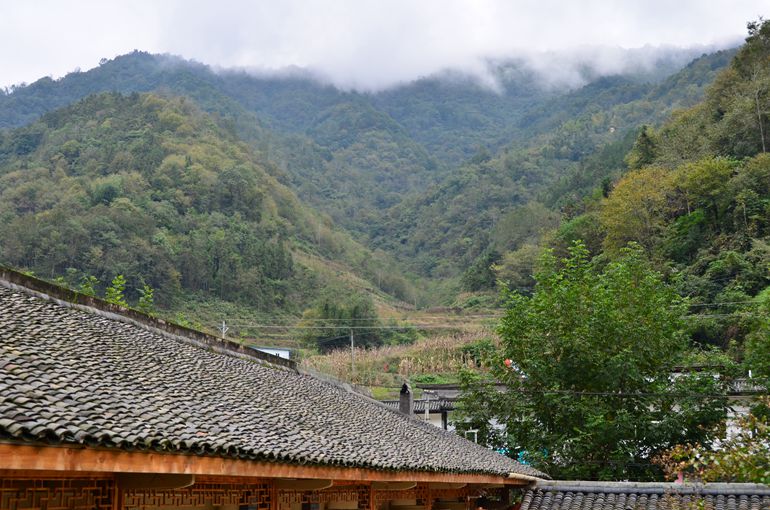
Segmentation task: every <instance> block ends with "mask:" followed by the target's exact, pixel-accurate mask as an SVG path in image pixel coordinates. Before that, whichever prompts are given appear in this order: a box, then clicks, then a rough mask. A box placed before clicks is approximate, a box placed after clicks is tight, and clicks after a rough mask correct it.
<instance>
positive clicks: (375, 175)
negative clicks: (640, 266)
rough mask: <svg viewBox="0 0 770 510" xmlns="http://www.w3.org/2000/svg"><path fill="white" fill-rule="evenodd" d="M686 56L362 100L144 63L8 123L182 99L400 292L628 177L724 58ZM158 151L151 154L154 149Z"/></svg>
mask: <svg viewBox="0 0 770 510" xmlns="http://www.w3.org/2000/svg"><path fill="white" fill-rule="evenodd" d="M681 58H682V55H680V56H679V57H676V58H674V57H672V58H671V59H669V60H667V61H664V62H663V63H661V64H660V66H659V67H658V68H657V70H656V71H655V72H648V73H641V74H640V73H636V74H634V73H626V74H623V75H616V76H603V75H601V73H598V72H596V71H595V70H592V68H590V66H587V65H586V66H584V67H583V68H581V69H582V70H581V73H580V80H581V81H580V82H578V83H576V84H573V85H570V86H566V85H565V86H560V87H555V86H554V85H553V84H550V85H549V84H548V83H547V82H546V81H545V79H544V77H543V75H542V72H541V71H538V70H536V69H533V68H532V66H531V65H530V64H527V63H526V62H523V61H508V62H492V63H490V69H491V73H492V76H493V78H494V81H495V82H496V86H493V87H490V86H489V85H488V84H486V85H485V84H482V83H480V82H479V81H478V80H475V79H473V78H471V77H469V76H466V75H462V74H458V73H445V74H442V75H438V76H432V77H427V78H424V79H421V80H418V81H416V82H413V83H409V84H404V85H403V86H400V87H396V88H393V89H390V90H385V91H382V92H378V93H359V92H355V91H343V90H339V89H337V88H334V87H332V86H330V85H328V84H324V83H322V82H320V81H318V80H316V79H314V78H313V77H312V76H311V75H309V74H308V73H305V72H301V71H297V72H294V73H286V74H282V75H255V74H249V73H246V72H243V71H232V70H231V71H227V70H224V71H214V70H213V69H212V68H210V67H208V66H206V65H203V64H200V63H196V62H191V61H186V60H183V59H181V58H178V57H172V56H168V55H150V54H147V53H142V52H134V53H131V54H128V55H124V56H121V57H117V58H115V59H113V60H105V61H103V62H102V63H101V65H100V66H99V67H97V68H95V69H93V70H90V71H87V72H84V73H72V74H70V75H67V76H66V77H64V78H62V79H60V80H51V79H48V78H45V79H42V80H39V81H37V82H35V83H33V84H31V85H28V86H21V87H15V88H13V89H12V90H11V91H9V93H6V94H4V95H1V96H0V126H5V127H8V128H10V127H15V126H21V125H24V124H25V123H28V122H33V121H34V120H35V119H37V118H38V116H39V115H41V114H44V113H45V112H50V111H52V110H53V109H55V108H58V107H62V106H66V105H69V104H72V103H73V102H74V101H77V100H80V99H82V98H84V97H87V96H89V95H90V94H95V93H101V92H105V91H112V92H119V93H122V94H131V93H133V92H148V91H151V92H153V93H154V94H158V95H160V96H162V97H164V98H167V99H165V100H169V101H172V102H173V101H177V100H176V99H172V98H174V97H176V96H182V97H185V98H187V101H189V103H190V104H191V105H195V106H196V107H197V108H200V109H201V110H202V111H204V112H206V113H207V114H208V115H210V116H211V117H210V118H211V119H212V122H214V123H215V124H216V125H217V126H219V129H221V130H222V131H223V133H225V134H226V135H227V136H229V137H231V138H232V139H233V140H235V139H236V138H237V139H240V140H242V141H243V142H245V143H246V144H247V145H248V146H249V149H248V150H249V154H250V156H249V157H250V158H251V159H252V160H253V162H254V163H255V164H258V165H260V167H261V168H263V169H265V171H266V172H268V173H269V175H270V176H271V177H272V178H273V179H274V180H275V181H276V182H277V183H278V184H280V185H281V186H283V188H281V189H285V190H290V191H291V192H293V193H295V194H296V195H297V197H298V198H299V201H300V202H302V204H303V205H304V206H307V207H309V208H312V209H315V210H317V211H320V212H321V214H312V215H311V218H310V219H308V222H309V224H310V225H312V224H315V225H316V231H320V229H326V228H329V229H333V228H334V225H336V226H338V227H339V228H342V229H345V230H347V231H348V232H350V233H351V234H352V235H353V237H355V239H356V240H357V241H359V242H360V243H363V244H364V245H367V246H369V247H370V248H372V249H377V250H379V251H380V252H381V253H380V255H378V256H377V257H375V258H377V259H378V260H379V259H383V260H384V259H387V258H388V256H394V257H396V258H398V259H399V261H400V264H401V268H400V269H394V270H393V271H390V273H393V279H394V281H393V284H392V285H390V286H389V287H388V289H386V290H389V291H394V289H401V290H399V291H398V292H400V293H401V294H402V295H403V294H404V291H403V289H404V284H403V283H399V282H398V280H399V278H400V275H401V274H403V273H404V271H405V269H404V268H406V269H407V270H408V271H414V272H417V273H419V274H421V275H423V276H427V277H431V278H436V279H439V280H444V279H446V278H450V279H451V278H457V277H458V276H459V275H460V274H461V273H462V271H463V270H464V268H466V267H468V266H469V265H470V264H471V263H472V262H473V261H474V260H476V259H477V257H479V256H481V255H482V254H483V253H484V252H486V251H489V250H490V249H497V248H501V247H503V246H507V247H510V246H513V245H515V244H516V243H515V242H513V241H511V240H510V239H507V240H506V239H504V237H505V236H502V238H501V234H500V232H499V231H500V229H501V227H498V225H502V224H501V223H500V222H501V221H502V220H505V219H506V218H507V219H509V220H510V216H511V214H514V215H515V212H516V210H517V207H520V206H522V205H524V204H527V203H529V202H532V201H541V202H544V203H546V204H547V205H549V206H552V207H562V208H563V207H574V205H572V204H575V203H576V202H579V201H580V200H581V199H582V197H583V196H585V195H586V194H587V193H590V192H591V190H592V189H593V188H594V187H595V186H596V185H597V184H598V183H599V182H601V180H602V179H605V178H607V177H608V176H613V175H616V174H617V173H618V172H620V171H621V170H622V166H623V165H624V163H623V158H622V154H624V153H625V152H626V151H627V150H628V149H629V148H630V145H631V143H632V141H633V134H634V132H635V130H636V129H638V126H639V125H641V124H656V123H658V122H660V121H661V120H662V119H663V118H664V116H665V115H666V114H667V112H669V111H670V110H671V109H672V108H676V107H681V106H687V105H689V104H692V102H693V101H695V100H697V99H698V98H699V97H700V95H701V94H702V91H703V88H704V86H705V84H707V83H708V82H709V81H710V79H711V78H712V77H713V75H714V74H715V72H716V71H717V70H718V69H719V68H720V67H721V66H724V65H725V64H726V63H727V61H728V60H729V52H718V53H715V54H711V55H704V56H702V57H700V58H699V59H696V61H694V62H693V63H691V64H690V65H689V66H687V67H685V68H684V69H682V70H680V71H678V72H677V73H675V74H674V75H671V74H670V73H671V71H673V70H674V69H675V68H676V66H675V65H674V62H678V61H679V60H681ZM677 65H678V64H677ZM84 121H85V119H84ZM22 132H23V133H26V135H24V136H22V134H21V133H22ZM13 133H15V134H13V135H7V136H9V137H11V138H13V142H9V143H11V145H12V146H13V148H12V149H9V150H10V151H11V153H15V152H16V151H21V152H22V153H23V152H24V151H25V150H27V149H25V148H24V147H25V144H31V146H32V147H33V148H34V147H36V146H35V140H36V136H38V134H36V131H35V129H33V128H31V127H27V128H22V131H17V132H13ZM25 136H26V138H25ZM41 136H42V135H41ZM150 145H151V144H148V145H147V153H148V154H151V153H153V151H158V150H159V149H157V148H151V147H150ZM602 154H605V155H607V154H612V155H613V157H611V158H609V159H606V158H600V155H602ZM619 154H620V155H621V156H620V157H618V155H619ZM16 156H21V154H16ZM155 163H158V164H160V163H162V160H160V161H156V162H155ZM41 164H44V163H42V162H41ZM310 230H312V228H311V229H310ZM310 230H308V232H309V231H310ZM305 237H306V239H305V242H308V240H310V241H312V239H313V236H311V235H306V236H305ZM315 237H318V236H317V235H316V236H315ZM512 243H513V244H512ZM497 245H500V246H497ZM501 249H502V248H501ZM385 254H388V255H385ZM383 264H384V263H380V262H378V263H377V265H378V267H379V269H377V272H378V274H379V275H381V274H383V271H384V270H383V269H382V267H392V266H388V264H390V263H388V264H385V266H383ZM55 267H56V268H57V270H61V269H62V266H61V264H57V265H56V266H55ZM373 271H374V270H371V269H370V270H367V271H365V275H371V274H373ZM409 279H412V280H413V278H411V277H410V278H409ZM378 280H379V281H381V280H382V278H381V277H378ZM451 292H452V291H451V290H450V291H448V294H451ZM448 294H447V293H444V294H440V293H439V294H435V293H433V295H432V296H431V298H432V299H433V300H437V299H445V298H447V297H448Z"/></svg>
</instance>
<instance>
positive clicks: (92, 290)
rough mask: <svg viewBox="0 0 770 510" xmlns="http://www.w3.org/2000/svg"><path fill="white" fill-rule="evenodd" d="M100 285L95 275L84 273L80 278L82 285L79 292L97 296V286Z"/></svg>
mask: <svg viewBox="0 0 770 510" xmlns="http://www.w3.org/2000/svg"><path fill="white" fill-rule="evenodd" d="M97 285H99V280H98V279H97V278H96V277H95V276H91V275H84V276H83V277H82V278H81V279H80V285H79V286H78V292H80V293H81V294H85V295H86V296H91V297H94V296H96V286H97Z"/></svg>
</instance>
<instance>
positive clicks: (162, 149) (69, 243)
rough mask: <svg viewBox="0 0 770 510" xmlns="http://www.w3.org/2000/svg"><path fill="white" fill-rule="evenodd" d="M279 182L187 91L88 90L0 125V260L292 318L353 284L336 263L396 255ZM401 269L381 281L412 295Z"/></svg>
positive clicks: (360, 266) (362, 266)
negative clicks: (359, 237) (173, 94)
mask: <svg viewBox="0 0 770 510" xmlns="http://www.w3.org/2000/svg"><path fill="white" fill-rule="evenodd" d="M280 177H281V173H280V171H278V170H277V169H276V168H274V167H271V166H270V165H266V164H264V163H262V162H260V160H259V158H258V157H257V156H256V155H255V153H254V151H253V150H252V149H251V148H250V147H249V146H248V145H247V144H245V143H244V142H242V141H241V140H239V139H238V138H237V137H236V136H235V135H234V134H233V133H231V132H228V131H227V130H225V129H223V128H222V127H221V126H219V125H218V124H217V123H216V122H215V121H214V119H212V118H211V117H210V116H208V115H206V114H205V113H203V112H201V111H200V110H199V109H198V108H197V107H196V106H195V105H194V104H193V103H191V102H190V101H188V100H186V99H184V98H172V99H166V98H162V97H159V96H156V95H152V94H138V93H132V94H129V95H121V94H119V93H103V94H98V95H92V96H89V97H87V98H86V99H83V100H81V101H79V102H77V103H75V104H73V105H72V106H68V107H65V108H63V109H59V110H56V111H54V112H51V113H47V114H45V115H43V117H42V118H41V119H40V120H38V121H36V122H34V123H32V124H30V125H28V126H26V127H24V128H20V129H16V130H13V131H9V132H4V133H3V134H2V137H1V138H0V197H1V199H0V204H2V205H0V218H2V221H0V236H1V237H2V239H3V240H4V241H3V243H2V246H0V257H1V258H2V260H3V262H4V263H6V264H10V265H12V266H15V267H20V268H25V269H28V270H32V271H34V272H35V273H37V274H39V275H41V276H43V277H48V278H54V277H57V276H58V277H62V278H64V281H65V283H67V284H68V285H70V286H72V287H75V288H77V287H78V286H79V285H80V284H81V283H82V282H84V281H90V280H91V279H92V278H96V280H98V282H101V286H100V285H99V284H97V287H101V288H103V287H104V286H105V285H106V284H107V283H109V282H110V281H111V280H112V279H113V278H114V277H115V276H116V275H125V276H126V277H127V278H128V282H127V283H128V285H127V286H126V291H127V297H128V298H129V301H131V302H134V301H135V300H136V299H137V298H138V297H139V294H138V293H139V289H142V288H143V287H144V285H149V286H150V287H152V288H154V289H157V290H156V293H155V301H156V302H157V303H158V304H159V305H161V306H163V307H165V308H175V309H179V310H186V311H188V312H189V305H190V301H191V300H193V298H194V296H204V297H206V298H207V299H215V300H217V301H220V302H231V303H237V304H238V305H239V306H241V307H243V308H245V309H249V310H252V311H254V310H256V311H262V312H273V313H275V311H276V310H280V311H281V312H283V313H286V312H290V313H294V314H297V313H300V312H301V311H302V310H303V309H304V307H305V306H307V305H308V303H310V302H312V300H313V299H314V298H315V297H316V296H317V295H319V293H320V291H321V290H322V289H326V290H328V289H329V288H338V289H346V288H349V287H350V285H349V284H347V283H346V282H345V281H344V279H343V278H341V277H340V276H338V275H340V274H341V273H340V272H339V270H337V269H333V268H332V267H331V264H332V262H333V263H337V264H338V263H343V264H345V265H346V267H348V268H350V270H351V271H355V272H357V273H358V274H361V275H364V276H369V277H370V278H371V279H374V275H375V273H374V272H375V271H378V270H379V271H386V270H387V268H388V267H389V265H390V264H392V262H391V261H390V260H389V259H388V258H387V257H385V256H382V255H379V256H377V255H374V254H372V253H370V252H369V251H368V250H367V249H366V248H364V247H363V246H361V245H359V244H358V243H356V242H355V241H353V240H352V239H351V238H350V237H349V236H348V235H347V234H345V233H343V232H340V231H339V230H338V229H336V228H335V227H334V226H333V225H332V224H331V223H330V222H328V221H327V220H324V219H323V218H322V217H319V216H318V215H317V214H315V213H314V212H313V211H311V210H310V209H308V208H307V207H305V206H304V205H302V203H301V202H300V201H299V200H298V199H297V197H296V196H295V195H294V193H293V192H292V191H291V190H290V189H289V188H287V187H286V186H285V185H284V184H282V183H281V182H280V181H279V179H280ZM307 259H310V260H315V261H317V262H316V263H315V264H312V263H307V262H305V263H303V262H302V260H307ZM391 273H396V275H397V272H391ZM397 278H398V277H397V276H392V277H390V278H389V279H386V282H385V283H383V282H382V279H380V283H381V285H382V286H383V287H385V288H387V289H388V290H389V291H390V293H391V294H393V295H396V296H404V293H406V292H408V290H409V287H408V284H406V282H404V281H398V280H397ZM388 282H390V284H389V285H390V286H388ZM206 318H208V319H210V320H214V319H212V318H211V317H206Z"/></svg>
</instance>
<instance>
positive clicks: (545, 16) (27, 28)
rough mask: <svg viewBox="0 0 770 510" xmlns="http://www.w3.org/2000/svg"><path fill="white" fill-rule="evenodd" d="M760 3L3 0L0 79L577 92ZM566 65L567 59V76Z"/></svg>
mask: <svg viewBox="0 0 770 510" xmlns="http://www.w3.org/2000/svg"><path fill="white" fill-rule="evenodd" d="M766 7H767V6H766V2H764V1H758V0H712V1H709V2H703V1H701V0H682V1H680V2H671V1H665V2H664V1H662V0H629V1H623V2H617V1H615V0H581V1H579V2H574V1H569V0H559V1H557V0H536V1H535V0H516V1H508V0H462V1H461V0H421V1H419V2H414V1H412V0H336V1H331V0H282V1H280V2H270V1H264V2H253V1H247V0H218V1H217V2H210V1H208V0H165V1H163V2H158V1H156V0H134V1H132V2H117V1H115V2H112V1H104V0H80V1H79V2H76V3H71V2H66V3H65V2H59V1H58V0H39V1H36V2H26V1H23V0H17V1H16V2H12V1H7V2H5V3H4V16H3V17H2V18H0V37H2V39H1V40H0V60H2V61H3V63H4V65H3V75H2V76H0V84H3V85H10V84H12V83H18V82H20V81H32V80H34V79H37V78H39V77H40V76H44V75H49V74H50V75H54V76H61V75H62V74H64V73H66V72H68V71H71V70H73V69H75V68H76V67H80V68H82V69H84V70H85V69H88V68H90V67H93V66H95V65H96V63H97V62H98V60H99V59H100V58H101V57H106V58H111V57H113V56H115V55H117V54H121V53H126V52H128V51H131V50H133V49H140V50H145V51H150V52H156V53H172V54H177V55H181V56H184V57H185V58H192V59H195V60H198V61H201V62H205V63H207V64H211V65H214V66H221V67H234V66H235V67H243V68H249V69H258V70H261V71H276V70H281V69H284V68H287V67H290V66H294V67H299V68H305V69H309V70H311V71H312V72H313V73H315V74H317V75H321V76H325V77H326V79H328V80H329V81H331V82H332V83H334V84H335V85H337V86H340V87H343V88H355V89H359V90H380V89H383V88H387V87H389V86H392V85H394V84H398V83H402V82H408V81H411V80H414V79H416V78H420V77H425V76H429V75H433V74H435V73H440V72H442V71H445V70H447V69H453V70H459V71H462V72H464V73H468V74H470V75H473V76H475V77H476V79H478V80H480V81H482V82H484V83H486V84H487V85H488V86H494V85H495V82H494V79H493V78H494V76H493V75H491V74H490V71H489V66H488V63H489V62H490V61H505V60H510V59H512V58H517V57H518V58H525V59H526V60H527V62H529V63H530V65H531V66H532V68H533V69H535V70H537V71H538V72H541V73H542V74H543V75H545V76H555V75H558V74H559V73H556V74H554V72H555V71H559V70H561V71H564V70H569V73H563V74H564V76H565V78H563V79H562V78H560V80H557V82H559V81H561V82H563V83H577V81H575V80H577V79H578V78H579V75H580V73H579V68H580V66H575V65H571V64H573V63H574V62H577V61H578V60H580V62H584V61H585V62H587V63H588V65H589V66H592V67H593V68H594V69H595V70H596V71H597V72H600V73H613V72H616V71H617V70H622V69H623V68H624V66H626V67H628V64H627V63H625V61H626V60H627V59H628V58H629V57H628V55H629V54H628V53H627V52H625V53H624V52H623V51H622V50H623V49H624V48H640V50H634V51H636V52H637V56H638V57H639V58H642V59H643V57H644V54H645V52H648V53H649V54H650V55H652V54H654V53H655V51H652V50H650V51H648V50H645V48H648V49H650V48H651V49H655V48H657V49H658V50H661V49H663V50H665V49H669V48H671V47H679V48H691V47H696V46H697V47H709V46H715V47H726V46H729V45H732V44H735V43H737V42H739V41H740V40H741V38H742V36H743V34H744V33H745V24H746V22H747V21H749V20H752V19H756V18H757V17H758V16H759V15H760V14H763V12H762V10H763V9H766ZM51 41H53V42H51ZM556 56H558V58H557V57H556ZM564 58H567V59H573V60H572V61H570V62H567V64H570V65H567V66H566V67H565V64H564V63H563V62H564V60H563V59H564ZM637 60H638V59H637ZM637 60H634V62H636V61H637ZM633 65H636V64H633ZM549 66H552V67H553V69H551V68H549ZM575 72H577V73H578V74H577V75H574V76H573V77H572V78H568V76H567V75H568V74H570V73H575ZM578 81H579V80H578Z"/></svg>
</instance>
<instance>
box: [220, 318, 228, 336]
mask: <svg viewBox="0 0 770 510" xmlns="http://www.w3.org/2000/svg"><path fill="white" fill-rule="evenodd" d="M219 331H221V332H222V340H224V339H225V335H226V334H227V332H228V331H230V328H228V327H227V324H225V321H222V325H221V326H220V327H219Z"/></svg>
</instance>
